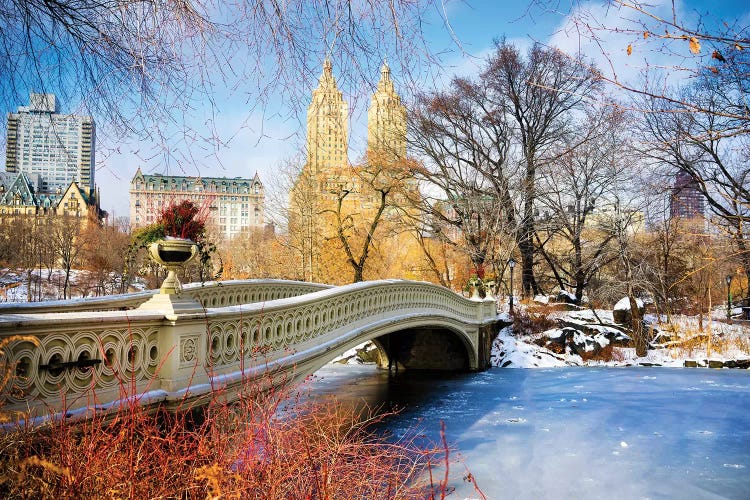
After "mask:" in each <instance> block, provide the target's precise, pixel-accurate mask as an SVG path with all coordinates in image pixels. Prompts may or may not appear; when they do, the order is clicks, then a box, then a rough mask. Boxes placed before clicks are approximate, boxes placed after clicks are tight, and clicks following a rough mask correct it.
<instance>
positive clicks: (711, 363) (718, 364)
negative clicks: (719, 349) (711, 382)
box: [708, 359, 724, 368]
mask: <svg viewBox="0 0 750 500" xmlns="http://www.w3.org/2000/svg"><path fill="white" fill-rule="evenodd" d="M708 367H709V368H724V362H723V361H719V360H717V359H709V360H708Z"/></svg>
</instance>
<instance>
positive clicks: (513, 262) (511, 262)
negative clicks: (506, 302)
mask: <svg viewBox="0 0 750 500" xmlns="http://www.w3.org/2000/svg"><path fill="white" fill-rule="evenodd" d="M508 267H509V268H510V314H513V268H514V267H516V260H515V259H514V258H513V257H511V258H510V259H508Z"/></svg>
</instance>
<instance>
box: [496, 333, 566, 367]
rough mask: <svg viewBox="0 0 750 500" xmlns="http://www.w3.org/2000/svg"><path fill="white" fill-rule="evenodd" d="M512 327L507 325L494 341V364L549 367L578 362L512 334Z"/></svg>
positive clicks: (500, 365)
mask: <svg viewBox="0 0 750 500" xmlns="http://www.w3.org/2000/svg"><path fill="white" fill-rule="evenodd" d="M511 333H512V328H511V327H507V328H503V329H502V330H500V333H499V334H498V335H497V337H496V338H495V340H494V342H493V343H492V355H491V356H492V357H491V363H492V366H499V367H503V368H548V367H557V366H570V365H571V364H578V363H574V362H566V361H564V360H563V359H562V357H560V356H558V355H556V354H555V353H553V352H552V351H549V350H547V349H544V348H543V347H538V346H536V345H534V344H529V343H526V342H523V341H521V340H518V339H516V338H514V337H512V336H511Z"/></svg>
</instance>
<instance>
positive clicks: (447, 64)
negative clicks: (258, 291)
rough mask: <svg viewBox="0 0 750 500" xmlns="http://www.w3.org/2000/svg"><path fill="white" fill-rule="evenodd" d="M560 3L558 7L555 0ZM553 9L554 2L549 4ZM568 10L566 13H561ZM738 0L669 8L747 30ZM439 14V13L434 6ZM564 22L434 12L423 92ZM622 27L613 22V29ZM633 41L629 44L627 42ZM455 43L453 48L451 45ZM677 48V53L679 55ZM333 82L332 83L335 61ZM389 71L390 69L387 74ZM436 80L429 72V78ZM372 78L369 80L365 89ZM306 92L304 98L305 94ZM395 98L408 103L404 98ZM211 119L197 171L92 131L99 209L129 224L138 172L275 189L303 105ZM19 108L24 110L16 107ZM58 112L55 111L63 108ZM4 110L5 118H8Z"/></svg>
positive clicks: (466, 7)
mask: <svg viewBox="0 0 750 500" xmlns="http://www.w3.org/2000/svg"><path fill="white" fill-rule="evenodd" d="M560 1H561V2H562V3H565V2H566V0H560ZM553 2H554V0H553ZM652 3H656V4H660V5H661V6H659V7H657V12H659V13H661V14H663V15H669V12H670V9H671V2H669V1H666V0H655V1H654V2H652ZM565 5H566V6H569V4H565ZM585 5H589V6H591V7H592V8H593V9H594V10H595V12H596V17H597V18H600V19H602V20H607V21H609V22H610V23H612V22H615V24H617V22H618V21H617V16H618V15H619V14H618V13H617V12H613V11H612V10H609V11H606V10H604V9H602V8H601V5H602V2H601V1H597V2H592V3H590V4H585ZM748 5H749V4H748V2H746V0H745V1H739V0H737V1H734V0H731V1H729V0H728V1H712V2H707V1H700V2H697V1H686V2H679V3H677V9H678V11H679V13H680V14H681V15H683V16H685V18H686V19H688V20H689V21H690V22H693V21H694V20H695V19H697V18H698V16H701V17H703V19H704V20H707V21H708V22H709V23H711V22H715V20H716V19H725V20H729V21H734V20H736V19H740V20H741V21H740V22H741V23H744V24H742V26H743V27H744V26H747V25H748V21H750V6H748ZM439 7H441V6H439ZM442 15H444V16H446V17H447V19H448V21H449V23H450V26H451V28H452V30H453V34H452V35H451V33H449V32H448V30H447V29H446V27H445V25H444V23H443V21H442V19H441V16H442ZM567 19H568V18H566V16H565V15H564V14H563V13H545V12H541V11H540V10H539V9H538V8H533V7H532V8H530V7H529V5H528V0H519V1H516V2H505V1H500V0H498V1H490V0H487V1H471V0H465V1H462V0H454V1H447V2H446V4H445V5H444V9H443V10H442V12H437V11H436V12H433V13H431V15H430V17H429V20H428V21H429V23H428V25H426V27H425V31H426V35H427V42H428V43H429V46H430V47H431V49H432V50H433V52H435V53H440V54H441V58H442V62H443V64H442V66H441V68H440V70H439V73H441V74H443V75H444V77H443V78H436V79H434V81H433V78H432V77H429V78H425V80H427V81H424V82H423V85H424V87H425V88H429V87H430V86H431V85H433V84H434V85H437V86H442V85H444V84H445V83H446V82H447V81H448V80H449V79H450V77H451V76H453V75H455V74H461V75H471V74H473V73H476V71H477V70H478V68H479V66H480V65H481V61H482V59H483V58H484V57H485V56H486V55H487V54H488V53H489V52H490V51H491V50H492V46H493V40H494V39H497V38H500V37H503V36H504V37H506V38H507V39H508V40H510V41H512V42H513V43H515V44H517V45H519V46H528V45H530V44H531V43H533V41H539V42H541V43H545V44H546V43H551V44H554V45H557V46H560V47H561V48H563V49H565V50H569V51H570V50H575V49H576V48H579V38H578V37H577V36H576V33H575V30H572V29H571V26H570V25H569V23H568V21H567ZM620 23H621V22H620ZM601 36H602V40H603V42H604V45H605V46H606V47H607V51H608V54H607V55H608V57H609V59H610V60H611V61H612V62H613V64H614V65H616V67H617V73H618V76H635V75H637V74H638V72H639V71H641V70H642V69H643V67H644V66H645V65H646V64H651V65H658V64H662V63H664V64H668V63H669V62H671V61H669V62H663V61H661V59H660V57H662V56H661V55H660V54H658V53H652V52H649V50H650V48H649V46H647V45H645V44H640V45H639V44H638V42H637V41H636V42H635V44H634V54H633V55H632V56H630V57H628V56H627V55H626V54H625V49H626V47H627V45H628V43H629V41H630V38H627V37H622V36H618V35H612V34H610V33H605V34H602V35H601ZM631 38H632V37H631ZM456 41H458V44H460V46H458V45H457V43H456ZM580 48H581V49H582V50H583V51H584V53H586V54H587V56H589V57H591V58H592V59H593V60H594V61H595V62H596V63H597V64H599V65H600V66H601V65H607V64H608V61H607V58H606V57H605V56H604V55H602V54H601V51H600V50H599V49H598V48H597V47H596V46H595V45H594V44H591V43H584V44H583V45H582V46H580ZM679 49H680V47H678V50H679ZM333 60H334V74H336V60H335V53H334V55H333ZM389 62H391V66H392V69H393V74H394V79H395V80H396V84H397V89H398V88H399V86H402V87H403V86H404V85H405V82H400V81H399V71H398V62H392V61H389ZM394 66H395V67H394ZM433 75H434V72H433ZM378 76H379V75H377V74H376V75H373V83H374V82H375V81H376V79H377V77H378ZM341 88H342V90H343V91H344V95H345V99H346V100H347V101H349V103H350V106H351V108H352V109H351V112H352V117H351V123H350V126H351V140H350V152H349V155H350V159H351V160H356V159H357V158H358V157H359V156H360V155H361V154H362V153H363V149H364V147H363V145H364V138H365V133H366V123H365V121H366V104H367V102H368V100H369V96H368V95H355V94H359V93H364V92H361V91H354V90H353V89H349V88H346V86H345V85H341ZM310 90H312V89H310ZM401 90H402V95H405V94H408V92H406V91H405V89H403V88H402V89H401ZM214 102H215V108H214V112H215V115H212V116H209V114H208V113H209V111H208V110H207V109H208V108H206V109H200V106H198V109H196V111H195V112H194V113H193V114H192V116H189V117H188V118H187V120H189V121H190V127H191V128H193V129H195V131H196V132H198V133H203V134H207V133H208V131H207V130H201V128H202V127H206V124H207V123H208V122H211V123H213V124H214V127H215V128H216V133H217V134H218V136H219V138H220V139H221V141H222V144H223V146H222V147H221V148H219V149H218V150H215V151H208V150H206V149H205V148H204V147H203V146H201V145H200V144H198V143H196V144H197V145H194V146H193V150H191V151H189V152H188V153H189V154H190V155H192V156H193V157H194V158H197V159H198V161H196V162H195V164H190V162H187V163H183V164H182V165H180V166H179V167H175V166H174V165H167V164H165V163H164V161H163V160H161V159H160V158H159V157H158V156H157V157H154V158H153V159H148V158H147V156H149V155H148V154H147V153H144V152H145V151H147V150H148V145H145V144H138V143H136V142H130V143H128V142H125V143H118V144H117V145H114V144H112V143H111V142H110V143H107V139H106V136H107V134H106V131H101V130H100V137H101V141H100V142H101V144H100V147H98V148H97V155H98V156H97V174H96V181H97V185H98V186H99V187H100V190H101V194H102V205H103V208H105V209H106V210H108V211H109V212H110V214H112V215H114V216H115V217H120V216H127V215H128V186H129V182H130V179H131V178H132V176H133V174H134V172H135V170H136V169H137V168H138V167H139V166H140V167H141V168H142V169H143V170H144V172H157V173H159V172H160V173H170V174H177V175H205V176H228V177H234V176H243V177H250V176H252V175H254V174H255V172H258V173H259V174H260V176H261V179H262V180H263V181H264V182H265V183H266V184H267V185H272V184H275V182H274V180H275V178H276V177H278V166H279V164H280V163H281V162H284V161H288V160H291V159H293V158H295V157H297V158H299V157H301V154H302V153H301V152H302V151H303V147H304V137H305V129H304V116H305V112H306V109H300V108H305V107H306V105H307V103H302V104H298V105H297V106H296V108H295V107H294V106H291V105H290V104H289V103H288V102H284V101H282V100H279V99H271V100H270V101H269V102H268V103H267V106H265V108H264V109H263V112H262V113H261V110H259V109H255V110H254V111H251V109H252V104H253V103H252V102H251V101H250V100H249V99H248V95H247V94H246V93H245V92H243V91H242V89H241V88H237V89H225V90H221V89H217V94H216V95H215V96H214ZM19 104H25V103H19ZM64 106H65V104H64V103H63V111H70V110H66V109H65V107H64ZM8 111H10V110H8ZM185 147H186V146H185V141H184V139H183V138H181V137H176V139H175V143H174V148H176V149H179V148H185Z"/></svg>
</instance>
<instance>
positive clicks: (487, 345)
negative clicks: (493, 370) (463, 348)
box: [477, 323, 499, 371]
mask: <svg viewBox="0 0 750 500" xmlns="http://www.w3.org/2000/svg"><path fill="white" fill-rule="evenodd" d="M498 332H499V329H498V328H497V324H496V323H492V324H489V325H484V326H480V327H479V332H478V333H479V335H478V336H477V370H478V371H482V370H486V369H487V368H489V367H490V361H491V358H492V341H493V340H495V337H496V336H497V333H498Z"/></svg>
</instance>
